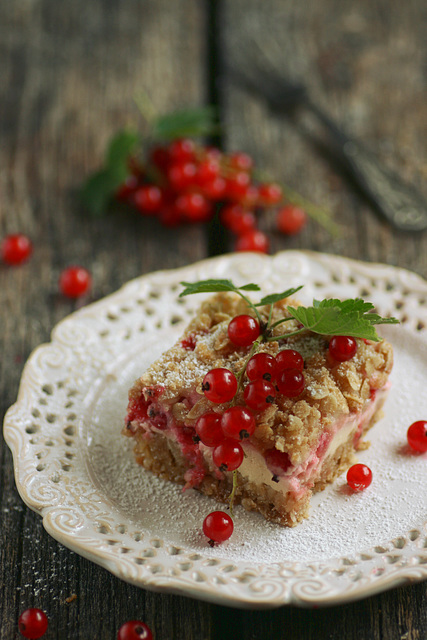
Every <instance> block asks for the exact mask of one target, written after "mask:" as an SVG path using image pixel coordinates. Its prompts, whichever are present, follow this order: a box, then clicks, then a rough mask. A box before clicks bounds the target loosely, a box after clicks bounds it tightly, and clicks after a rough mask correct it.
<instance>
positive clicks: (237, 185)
mask: <svg viewBox="0 0 427 640" xmlns="http://www.w3.org/2000/svg"><path fill="white" fill-rule="evenodd" d="M226 183H227V190H226V195H227V197H228V198H230V200H238V201H239V200H243V199H244V198H245V196H246V194H247V191H248V188H249V186H250V183H251V177H250V175H249V174H248V173H246V171H238V172H237V173H235V174H234V175H233V177H231V178H227V180H226Z"/></svg>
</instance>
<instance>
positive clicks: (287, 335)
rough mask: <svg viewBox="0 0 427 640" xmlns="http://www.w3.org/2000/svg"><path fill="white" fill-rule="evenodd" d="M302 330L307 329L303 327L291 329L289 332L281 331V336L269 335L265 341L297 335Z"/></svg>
mask: <svg viewBox="0 0 427 640" xmlns="http://www.w3.org/2000/svg"><path fill="white" fill-rule="evenodd" d="M303 331H307V329H306V328H305V327H303V328H302V329H297V331H291V332H290V333H283V334H282V335H281V336H270V337H269V338H266V340H267V342H273V341H274V340H283V339H284V338H290V337H291V336H298V335H299V334H300V333H303Z"/></svg>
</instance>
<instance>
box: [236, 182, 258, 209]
mask: <svg viewBox="0 0 427 640" xmlns="http://www.w3.org/2000/svg"><path fill="white" fill-rule="evenodd" d="M258 200H259V190H258V187H257V186H256V185H254V184H250V185H249V187H248V188H247V189H246V193H245V195H244V196H243V197H242V198H241V200H240V202H241V203H242V204H244V205H245V207H250V208H253V207H255V206H256V205H257V204H258Z"/></svg>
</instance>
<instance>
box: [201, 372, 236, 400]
mask: <svg viewBox="0 0 427 640" xmlns="http://www.w3.org/2000/svg"><path fill="white" fill-rule="evenodd" d="M202 389H203V393H204V394H205V396H206V397H207V399H208V400H210V401H211V402H215V403H217V404H220V403H222V402H230V400H232V399H233V398H234V396H235V395H236V391H237V378H236V376H235V375H234V373H232V372H231V371H229V370H228V369H221V368H220V369H211V370H210V371H208V373H207V374H206V375H205V377H204V379H203V384H202Z"/></svg>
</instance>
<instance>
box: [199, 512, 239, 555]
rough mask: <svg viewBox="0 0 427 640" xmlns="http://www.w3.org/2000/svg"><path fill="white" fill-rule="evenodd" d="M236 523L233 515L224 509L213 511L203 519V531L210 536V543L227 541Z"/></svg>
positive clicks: (212, 544)
mask: <svg viewBox="0 0 427 640" xmlns="http://www.w3.org/2000/svg"><path fill="white" fill-rule="evenodd" d="M233 529H234V525H233V520H232V518H231V516H229V515H228V513H225V512H224V511H212V513H210V514H209V515H208V516H206V518H205V519H204V521H203V533H204V534H205V536H206V537H207V538H209V544H210V545H211V547H213V546H214V544H215V542H225V541H226V540H228V538H230V536H231V535H232V533H233Z"/></svg>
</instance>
